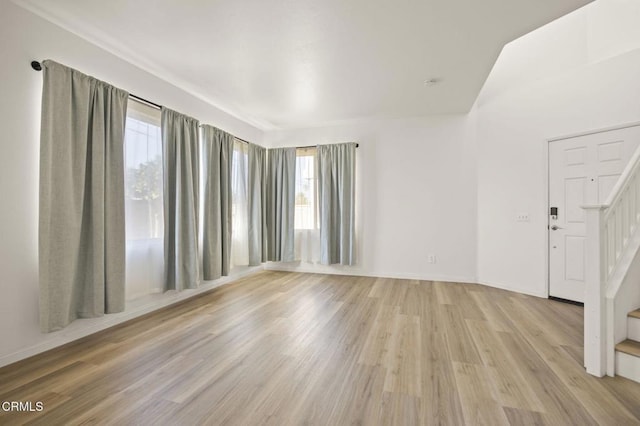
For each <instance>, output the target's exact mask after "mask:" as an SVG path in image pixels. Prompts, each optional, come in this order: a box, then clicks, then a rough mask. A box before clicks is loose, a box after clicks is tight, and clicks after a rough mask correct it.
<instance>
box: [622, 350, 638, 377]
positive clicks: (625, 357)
mask: <svg viewBox="0 0 640 426" xmlns="http://www.w3.org/2000/svg"><path fill="white" fill-rule="evenodd" d="M616 374H617V375H618V376H622V377H626V378H627V379H629V380H633V381H634V382H639V383H640V358H638V357H637V356H633V355H629V354H626V353H624V352H619V351H616Z"/></svg>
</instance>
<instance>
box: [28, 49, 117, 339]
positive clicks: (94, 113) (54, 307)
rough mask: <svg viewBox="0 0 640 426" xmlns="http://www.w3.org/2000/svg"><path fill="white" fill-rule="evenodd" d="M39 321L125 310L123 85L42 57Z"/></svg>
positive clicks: (49, 326)
mask: <svg viewBox="0 0 640 426" xmlns="http://www.w3.org/2000/svg"><path fill="white" fill-rule="evenodd" d="M42 64H43V70H44V86H43V93H42V122H41V136H40V207H39V208H40V212H39V213H40V219H39V267H40V325H41V328H42V331H43V332H50V331H54V330H58V329H61V328H63V327H65V326H66V325H68V324H69V323H70V322H71V321H73V320H74V319H76V318H89V317H95V316H100V315H103V314H104V313H112V312H121V311H123V310H124V283H125V228H124V155H123V145H124V128H125V120H126V111H127V98H128V94H127V92H125V91H123V90H120V89H117V88H115V87H112V86H110V85H108V84H106V83H104V82H102V81H99V80H96V79H95V78H92V77H89V76H87V75H84V74H82V73H80V72H78V71H76V70H73V69H70V68H67V67H65V66H63V65H60V64H58V63H55V62H53V61H44V62H43V63H42Z"/></svg>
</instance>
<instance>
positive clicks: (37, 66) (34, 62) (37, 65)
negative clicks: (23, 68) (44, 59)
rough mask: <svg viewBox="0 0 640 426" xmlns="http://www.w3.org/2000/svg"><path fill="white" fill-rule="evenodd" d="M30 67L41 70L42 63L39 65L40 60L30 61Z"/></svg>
mask: <svg viewBox="0 0 640 426" xmlns="http://www.w3.org/2000/svg"><path fill="white" fill-rule="evenodd" d="M31 68H33V69H34V70H36V71H42V65H40V62H38V61H31Z"/></svg>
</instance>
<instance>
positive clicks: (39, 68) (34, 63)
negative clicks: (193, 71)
mask: <svg viewBox="0 0 640 426" xmlns="http://www.w3.org/2000/svg"><path fill="white" fill-rule="evenodd" d="M31 68H33V69H34V70H36V71H42V64H40V62H38V61H31ZM129 97H130V98H133V99H135V100H136V101H140V102H143V103H145V104H147V105H149V106H151V107H154V108H157V109H162V105H159V104H157V103H155V102H151V101H150V100H148V99H145V98H143V97H141V96H137V95H134V94H133V93H129Z"/></svg>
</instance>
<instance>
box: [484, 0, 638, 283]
mask: <svg viewBox="0 0 640 426" xmlns="http://www.w3.org/2000/svg"><path fill="white" fill-rule="evenodd" d="M638 19H640V3H638V2H637V1H629V0H610V1H607V2H596V3H593V4H592V5H589V6H587V7H585V8H584V9H582V10H580V11H578V12H576V13H575V14H572V15H570V16H567V17H564V18H561V19H560V20H558V21H556V22H554V23H552V24H549V25H548V26H546V27H544V28H542V29H541V30H538V31H536V32H534V33H531V34H529V35H527V36H525V37H523V38H522V39H519V40H517V41H515V42H514V43H512V44H510V45H508V46H506V47H505V49H504V51H503V53H502V55H501V56H500V58H499V60H498V62H497V63H496V66H495V67H494V70H493V71H492V73H491V75H490V77H489V79H488V81H487V83H486V84H485V87H484V88H483V91H482V93H481V95H480V97H479V98H478V101H477V103H476V113H477V120H478V131H477V144H478V278H479V281H480V282H482V283H486V284H490V285H494V286H498V287H505V288H509V289H513V290H517V291H521V292H524V293H530V294H536V295H540V296H546V295H547V284H546V281H547V268H546V261H547V259H546V234H547V230H546V226H547V212H546V208H547V198H546V197H547V195H546V186H545V185H546V179H547V176H546V173H547V172H546V162H547V157H546V141H547V140H548V139H551V138H555V137H559V136H564V135H569V134H574V133H580V132H584V131H588V130H595V129H602V128H606V127H610V126H614V125H618V124H623V123H630V122H639V121H640V78H638V76H639V75H640V50H637V48H638V47H640V32H638V29H637V28H638V26H637V22H638ZM634 48H635V49H636V50H633V49H634ZM518 212H528V213H529V214H530V217H531V221H530V222H528V223H522V222H520V223H518V222H516V214H517V213H518Z"/></svg>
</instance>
